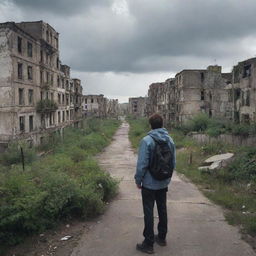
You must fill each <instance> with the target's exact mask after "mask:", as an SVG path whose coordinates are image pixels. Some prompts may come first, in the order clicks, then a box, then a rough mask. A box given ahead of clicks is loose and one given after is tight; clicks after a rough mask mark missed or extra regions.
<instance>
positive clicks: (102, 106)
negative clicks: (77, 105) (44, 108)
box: [82, 94, 107, 118]
mask: <svg viewBox="0 0 256 256" xmlns="http://www.w3.org/2000/svg"><path fill="white" fill-rule="evenodd" d="M82 106H83V112H84V115H85V116H87V117H93V116H94V117H101V118H103V117H107V99H106V98H104V95H103V94H100V95H84V96H83V102H82Z"/></svg>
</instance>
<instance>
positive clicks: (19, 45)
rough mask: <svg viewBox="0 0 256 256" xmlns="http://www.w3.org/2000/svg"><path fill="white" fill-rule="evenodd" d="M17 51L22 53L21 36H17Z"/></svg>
mask: <svg viewBox="0 0 256 256" xmlns="http://www.w3.org/2000/svg"><path fill="white" fill-rule="evenodd" d="M18 53H22V38H21V37H19V36H18Z"/></svg>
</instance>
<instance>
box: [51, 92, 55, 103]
mask: <svg viewBox="0 0 256 256" xmlns="http://www.w3.org/2000/svg"><path fill="white" fill-rule="evenodd" d="M53 97H54V94H53V92H51V100H52V101H53Z"/></svg>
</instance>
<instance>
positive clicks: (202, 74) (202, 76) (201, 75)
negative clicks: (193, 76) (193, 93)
mask: <svg viewBox="0 0 256 256" xmlns="http://www.w3.org/2000/svg"><path fill="white" fill-rule="evenodd" d="M200 77H201V82H203V81H204V73H200Z"/></svg>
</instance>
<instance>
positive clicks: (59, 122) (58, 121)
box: [58, 111, 61, 123]
mask: <svg viewBox="0 0 256 256" xmlns="http://www.w3.org/2000/svg"><path fill="white" fill-rule="evenodd" d="M60 122H61V120H60V111H59V112H58V123H60Z"/></svg>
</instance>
